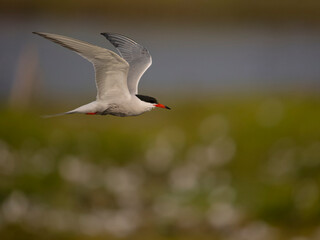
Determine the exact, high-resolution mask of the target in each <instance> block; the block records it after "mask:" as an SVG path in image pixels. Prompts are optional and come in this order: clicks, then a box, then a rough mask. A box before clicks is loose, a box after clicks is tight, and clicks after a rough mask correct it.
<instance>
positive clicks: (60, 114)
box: [42, 110, 77, 118]
mask: <svg viewBox="0 0 320 240" xmlns="http://www.w3.org/2000/svg"><path fill="white" fill-rule="evenodd" d="M73 113H77V112H76V111H74V110H72V111H69V112H64V113H57V114H52V115H44V116H42V118H52V117H59V116H63V115H67V114H73Z"/></svg>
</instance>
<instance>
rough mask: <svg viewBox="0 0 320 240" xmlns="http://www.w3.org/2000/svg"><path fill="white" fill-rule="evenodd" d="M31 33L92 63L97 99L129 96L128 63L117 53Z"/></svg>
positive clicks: (64, 39) (56, 37)
mask: <svg viewBox="0 0 320 240" xmlns="http://www.w3.org/2000/svg"><path fill="white" fill-rule="evenodd" d="M33 33H34V34H37V35H39V36H41V37H44V38H47V39H49V40H51V41H53V42H55V43H58V44H60V45H61V46H63V47H66V48H68V49H70V50H72V51H75V52H76V53H78V54H79V55H80V56H82V57H83V58H85V59H87V60H88V61H90V62H91V63H92V64H93V66H94V69H95V74H96V86H97V100H107V99H109V98H114V97H130V93H129V90H128V85H127V76H128V71H129V64H128V63H127V62H126V61H125V60H124V59H123V58H121V57H120V56H119V55H118V54H116V53H114V52H112V51H110V50H108V49H105V48H101V47H98V46H95V45H92V44H90V43H86V42H82V41H79V40H76V39H73V38H69V37H65V36H61V35H57V34H51V33H40V32H33Z"/></svg>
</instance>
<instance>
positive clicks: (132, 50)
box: [101, 33, 152, 95]
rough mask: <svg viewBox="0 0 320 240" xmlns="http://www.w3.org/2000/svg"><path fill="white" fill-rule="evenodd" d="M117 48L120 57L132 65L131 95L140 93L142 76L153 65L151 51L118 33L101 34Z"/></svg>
mask: <svg viewBox="0 0 320 240" xmlns="http://www.w3.org/2000/svg"><path fill="white" fill-rule="evenodd" d="M101 35H103V36H105V37H106V38H107V39H108V40H109V41H110V42H111V43H112V44H113V46H115V48H117V50H118V51H119V53H120V56H121V57H123V58H124V59H125V60H126V61H127V62H128V63H129V65H130V68H129V73H128V88H129V91H130V93H131V94H134V95H135V94H137V93H138V84H139V81H140V78H141V76H142V75H143V74H144V72H145V71H146V70H147V69H148V68H149V67H150V65H151V63H152V59H151V55H150V53H149V51H148V50H147V49H146V48H145V47H143V46H141V45H140V44H138V43H136V42H135V41H133V40H132V39H130V38H128V37H125V36H123V35H120V34H116V33H101Z"/></svg>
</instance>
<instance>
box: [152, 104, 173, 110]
mask: <svg viewBox="0 0 320 240" xmlns="http://www.w3.org/2000/svg"><path fill="white" fill-rule="evenodd" d="M154 106H155V107H160V108H166V109H169V110H170V109H171V108H169V107H168V106H165V105H163V104H160V103H158V104H155V105H154Z"/></svg>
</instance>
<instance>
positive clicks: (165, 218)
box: [0, 93, 320, 240]
mask: <svg viewBox="0 0 320 240" xmlns="http://www.w3.org/2000/svg"><path fill="white" fill-rule="evenodd" d="M164 103H165V104H168V105H169V106H170V107H172V110H171V111H166V110H158V109H157V110H154V111H152V112H150V113H147V114H144V115H142V116H139V117H133V118H117V117H111V116H106V117H101V116H79V115H78V116H76V115H74V116H64V117H59V118H52V119H42V118H40V117H38V115H39V112H44V111H46V112H47V111H50V112H49V113H51V111H52V110H51V108H50V110H49V109H45V110H44V109H42V110H41V111H39V110H36V109H33V112H29V113H26V112H25V113H18V112H12V111H9V110H2V111H1V113H0V236H1V239H49V238H51V239H58V238H59V239H118V238H122V239H123V238H124V239H168V238H169V239H229V240H231V239H235V240H242V239H243V240H247V239H249V240H250V239H252V240H257V239H262V240H263V239H266V240H267V239H268V240H269V239H274V240H277V239H279V240H281V239H314V240H316V239H319V237H320V229H319V221H320V195H319V194H320V193H319V187H320V185H319V184H320V174H319V172H320V124H319V123H320V111H319V109H320V98H319V96H317V95H313V94H308V95H304V94H285V93H278V94H261V95H260V96H252V95H250V96H248V95H241V94H239V95H237V96H229V97H227V96H225V97H215V98H213V97H210V98H205V97H203V98H196V99H195V100H191V99H190V101H186V100H184V101H179V100H177V99H176V100H169V101H168V100H167V101H165V102H164ZM64 110H65V109H64ZM47 113H48V112H47Z"/></svg>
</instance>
